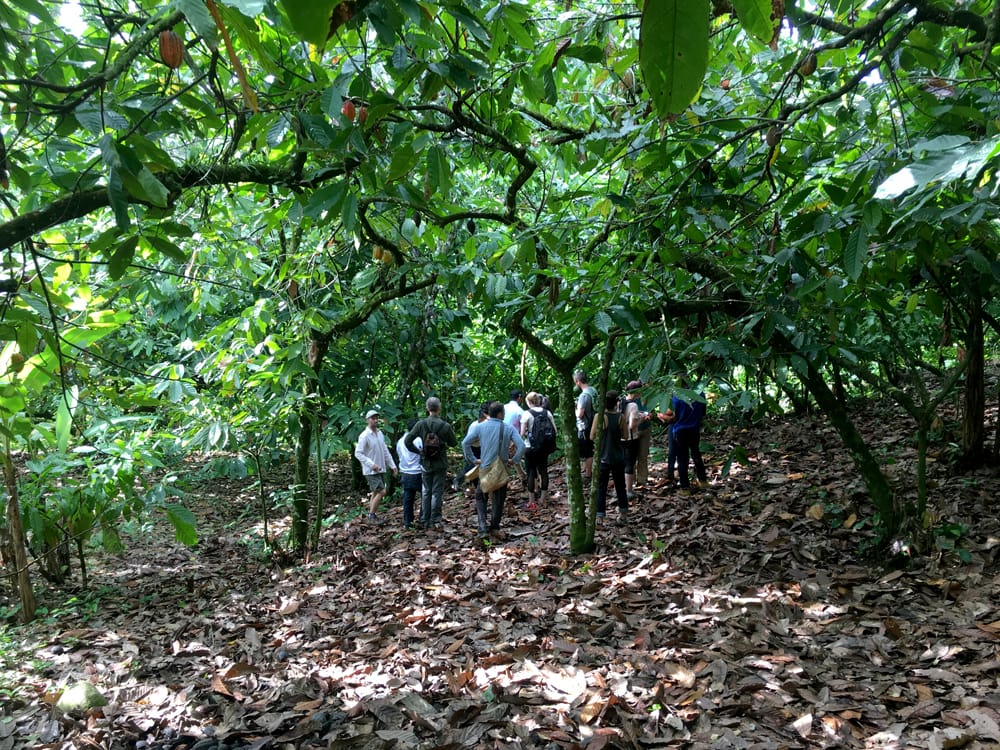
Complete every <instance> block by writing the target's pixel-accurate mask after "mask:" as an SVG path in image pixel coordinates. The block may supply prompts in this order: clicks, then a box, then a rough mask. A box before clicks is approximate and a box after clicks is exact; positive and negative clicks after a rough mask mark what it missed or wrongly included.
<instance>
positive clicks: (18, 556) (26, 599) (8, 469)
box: [3, 444, 35, 622]
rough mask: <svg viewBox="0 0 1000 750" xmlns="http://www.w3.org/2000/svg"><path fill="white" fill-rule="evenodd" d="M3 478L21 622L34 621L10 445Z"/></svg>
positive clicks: (26, 557)
mask: <svg viewBox="0 0 1000 750" xmlns="http://www.w3.org/2000/svg"><path fill="white" fill-rule="evenodd" d="M4 448H5V450H4V454H3V477H4V481H5V483H6V484H7V526H8V528H9V529H10V536H11V541H12V546H13V548H14V549H13V553H14V565H15V566H16V569H17V570H16V580H17V594H18V598H19V599H20V600H21V622H31V621H32V620H34V619H35V592H34V589H32V587H31V578H30V577H29V576H28V554H27V552H26V551H25V546H24V528H23V527H22V526H21V504H20V502H19V501H18V494H17V472H16V471H15V470H14V462H13V461H12V460H11V457H10V445H9V444H8V445H6V446H4Z"/></svg>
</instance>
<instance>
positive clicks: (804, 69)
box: [799, 52, 816, 78]
mask: <svg viewBox="0 0 1000 750" xmlns="http://www.w3.org/2000/svg"><path fill="white" fill-rule="evenodd" d="M799 72H800V73H801V74H802V77H803V78H808V77H809V76H811V75H812V74H813V73H815V72H816V53H815V52H810V53H809V54H808V55H806V59H805V60H803V61H802V64H801V65H800V66H799Z"/></svg>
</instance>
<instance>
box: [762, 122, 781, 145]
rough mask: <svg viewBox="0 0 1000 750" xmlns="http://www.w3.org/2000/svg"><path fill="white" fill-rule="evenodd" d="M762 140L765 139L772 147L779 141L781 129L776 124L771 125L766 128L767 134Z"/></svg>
mask: <svg viewBox="0 0 1000 750" xmlns="http://www.w3.org/2000/svg"><path fill="white" fill-rule="evenodd" d="M764 140H766V141H767V145H768V146H770V147H771V148H774V147H775V146H777V145H778V143H779V142H780V141H781V130H780V129H779V128H778V126H777V125H772V126H771V127H769V128H768V129H767V135H765V136H764Z"/></svg>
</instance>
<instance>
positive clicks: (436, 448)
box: [422, 432, 444, 459]
mask: <svg viewBox="0 0 1000 750" xmlns="http://www.w3.org/2000/svg"><path fill="white" fill-rule="evenodd" d="M443 448H444V446H443V445H442V444H441V436H440V435H438V434H437V433H436V432H428V433H427V434H426V435H424V446H423V449H422V454H423V457H424V458H427V459H434V458H437V457H438V456H440V455H441V451H442V450H443Z"/></svg>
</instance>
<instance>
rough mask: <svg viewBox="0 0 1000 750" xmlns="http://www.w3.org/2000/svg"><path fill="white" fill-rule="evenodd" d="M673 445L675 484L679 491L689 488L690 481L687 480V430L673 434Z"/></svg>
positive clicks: (688, 456) (688, 455)
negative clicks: (675, 462) (675, 456)
mask: <svg viewBox="0 0 1000 750" xmlns="http://www.w3.org/2000/svg"><path fill="white" fill-rule="evenodd" d="M674 445H675V447H676V449H677V484H678V485H679V486H680V488H681V489H688V488H689V487H690V486H691V480H690V479H689V478H688V459H689V458H690V448H689V445H688V431H687V430H681V431H680V432H677V433H675V434H674Z"/></svg>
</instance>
